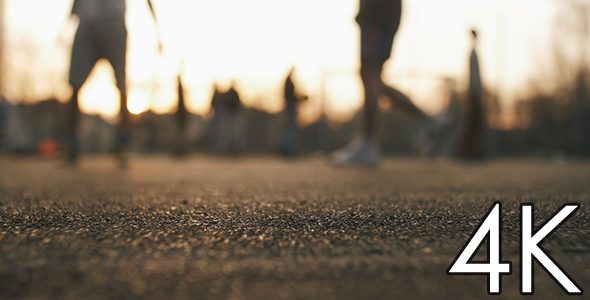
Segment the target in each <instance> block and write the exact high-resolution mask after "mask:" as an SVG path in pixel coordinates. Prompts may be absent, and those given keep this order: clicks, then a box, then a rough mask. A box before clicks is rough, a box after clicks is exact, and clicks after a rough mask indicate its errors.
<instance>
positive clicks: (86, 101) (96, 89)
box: [79, 60, 120, 117]
mask: <svg viewBox="0 0 590 300" xmlns="http://www.w3.org/2000/svg"><path fill="white" fill-rule="evenodd" d="M79 96H80V110H81V111H82V112H83V113H86V114H101V115H103V116H105V117H115V116H117V114H118V113H119V102H120V95H119V90H118V89H117V87H116V86H115V74H114V71H113V68H111V66H110V65H109V63H108V62H107V61H105V60H100V61H98V63H97V65H96V66H95V67H94V70H92V72H91V73H90V76H89V77H88V79H87V80H86V83H85V84H84V86H82V89H81V90H80V95H79Z"/></svg>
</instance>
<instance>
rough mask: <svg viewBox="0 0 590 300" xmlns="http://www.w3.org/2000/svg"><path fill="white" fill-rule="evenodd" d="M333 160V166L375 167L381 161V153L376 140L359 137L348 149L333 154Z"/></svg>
mask: <svg viewBox="0 0 590 300" xmlns="http://www.w3.org/2000/svg"><path fill="white" fill-rule="evenodd" d="M331 160H332V163H333V164H335V165H338V166H347V165H362V166H368V167H374V166H376V165H377V164H378V163H379V160H381V151H380V150H379V145H378V143H377V141H375V139H374V138H367V137H363V136H362V135H357V136H356V137H355V138H354V139H353V140H352V141H351V142H350V143H349V144H348V145H347V146H346V147H344V148H342V149H340V150H337V151H335V152H334V153H332V157H331Z"/></svg>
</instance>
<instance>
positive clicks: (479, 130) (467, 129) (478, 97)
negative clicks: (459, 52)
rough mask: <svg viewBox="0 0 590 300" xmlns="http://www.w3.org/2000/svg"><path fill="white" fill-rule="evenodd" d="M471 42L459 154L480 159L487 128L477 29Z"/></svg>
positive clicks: (472, 31)
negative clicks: (483, 137)
mask: <svg viewBox="0 0 590 300" xmlns="http://www.w3.org/2000/svg"><path fill="white" fill-rule="evenodd" d="M471 44H472V50H471V56H470V58H469V93H468V101H467V103H466V109H465V120H464V122H463V129H462V136H461V142H460V145H459V152H458V155H459V157H460V158H463V159H480V158H482V157H483V152H482V136H483V131H484V129H485V114H484V107H483V100H482V96H483V92H484V89H483V85H482V82H481V76H480V70H479V60H478V57H477V31H475V29H473V30H471Z"/></svg>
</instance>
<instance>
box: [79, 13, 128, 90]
mask: <svg viewBox="0 0 590 300" xmlns="http://www.w3.org/2000/svg"><path fill="white" fill-rule="evenodd" d="M126 56H127V28H126V27H125V20H113V21H105V22H100V23H99V22H80V25H79V27H78V31H77V32H76V37H75V38H74V46H73V48H72V61H71V64H70V84H71V85H72V87H74V88H81V87H82V85H83V84H84V82H85V81H86V79H87V78H88V75H90V71H92V69H93V68H94V65H95V64H96V62H97V61H98V60H99V59H101V58H105V59H107V60H108V61H109V62H110V63H111V66H113V69H114V70H115V79H116V80H117V88H119V90H120V91H121V92H125V91H126V83H125V78H126V76H125V62H126Z"/></svg>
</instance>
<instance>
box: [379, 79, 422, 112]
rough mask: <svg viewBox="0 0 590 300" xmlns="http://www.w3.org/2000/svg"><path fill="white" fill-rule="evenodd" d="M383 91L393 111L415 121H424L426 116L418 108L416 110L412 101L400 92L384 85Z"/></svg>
mask: <svg viewBox="0 0 590 300" xmlns="http://www.w3.org/2000/svg"><path fill="white" fill-rule="evenodd" d="M384 91H385V94H386V95H387V97H389V99H391V102H392V104H393V107H394V108H395V109H398V110H401V111H403V112H404V113H406V114H408V115H409V116H411V117H412V118H414V119H415V120H418V121H424V120H426V118H427V115H426V114H425V113H424V112H423V111H422V110H421V109H420V108H418V107H417V106H416V105H415V104H414V102H412V100H410V98H408V96H406V95H404V94H403V93H402V92H400V91H398V90H396V89H394V88H393V87H390V86H387V85H384Z"/></svg>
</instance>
